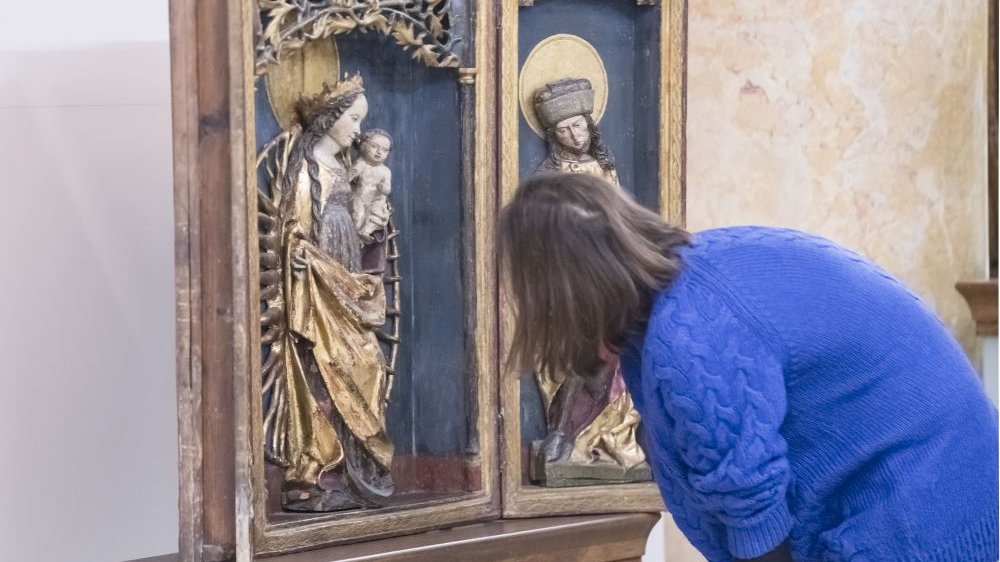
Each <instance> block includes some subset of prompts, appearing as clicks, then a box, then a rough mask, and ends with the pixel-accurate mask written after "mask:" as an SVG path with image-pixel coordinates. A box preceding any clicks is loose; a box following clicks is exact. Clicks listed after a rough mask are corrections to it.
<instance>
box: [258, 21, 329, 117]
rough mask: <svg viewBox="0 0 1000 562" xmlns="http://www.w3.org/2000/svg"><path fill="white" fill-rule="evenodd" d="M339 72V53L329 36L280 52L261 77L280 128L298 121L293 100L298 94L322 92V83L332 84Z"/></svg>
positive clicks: (295, 100) (296, 98) (305, 94)
mask: <svg viewBox="0 0 1000 562" xmlns="http://www.w3.org/2000/svg"><path fill="white" fill-rule="evenodd" d="M339 73H340V54H339V53H338V52H337V43H336V42H335V41H334V40H333V38H332V37H330V38H329V39H326V40H322V39H321V40H318V41H307V42H306V44H305V45H303V46H302V48H301V49H295V50H294V51H289V52H287V53H284V54H283V55H282V57H281V59H280V60H279V61H278V63H277V64H275V65H274V66H272V67H271V69H270V71H269V72H268V73H267V76H266V78H265V80H264V83H265V87H266V88H267V99H268V101H269V102H270V103H271V109H272V110H273V111H274V116H275V117H276V118H277V119H278V123H280V124H281V128H282V129H287V128H289V127H291V126H292V125H293V124H294V123H296V122H297V121H298V116H297V115H296V114H295V103H296V102H298V101H299V96H305V97H309V96H313V95H316V94H318V93H320V92H322V91H323V82H326V83H328V84H329V85H330V87H333V86H334V85H335V84H336V83H337V80H338V75H339Z"/></svg>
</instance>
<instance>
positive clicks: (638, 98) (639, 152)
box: [518, 0, 660, 444]
mask: <svg viewBox="0 0 1000 562" xmlns="http://www.w3.org/2000/svg"><path fill="white" fill-rule="evenodd" d="M558 33H569V34H573V35H577V36H579V37H581V38H583V39H585V40H587V41H588V42H590V44H592V45H593V46H594V48H595V49H597V52H598V53H599V54H600V55H601V58H602V59H603V60H604V66H605V68H606V69H607V72H608V82H609V84H608V86H609V91H608V106H607V110H606V111H605V113H604V116H603V117H602V118H601V122H600V123H599V124H598V127H599V128H600V130H601V135H602V137H603V139H604V141H605V142H606V143H607V144H608V146H609V148H610V149H611V152H612V153H613V154H614V156H615V160H616V164H617V168H618V179H619V181H620V182H621V184H622V186H623V187H625V189H627V190H628V191H630V192H631V193H632V194H633V195H634V196H635V197H636V199H637V200H639V202H641V203H642V204H643V205H645V206H646V207H648V208H650V209H658V208H659V204H660V200H659V191H660V190H659V180H658V176H659V128H660V121H659V97H660V95H659V94H660V92H659V78H660V50H659V46H660V7H655V6H654V7H651V6H636V4H635V2H633V1H632V0H536V5H535V6H531V7H524V8H520V10H519V18H518V43H519V51H520V52H519V53H518V68H520V66H521V65H523V64H524V61H525V59H526V58H527V57H528V54H529V53H530V52H531V50H532V49H533V48H534V47H535V45H537V44H538V43H539V42H540V41H541V40H543V39H545V38H546V37H549V36H551V35H555V34H558ZM518 114H519V116H520V117H519V120H520V128H519V134H518V145H519V158H520V160H519V169H520V173H521V177H522V178H526V177H528V176H529V175H530V174H532V173H533V172H534V170H535V167H536V166H537V165H538V163H539V162H541V161H542V159H543V158H544V157H545V155H546V146H545V141H544V140H543V139H541V138H539V137H538V136H537V135H536V134H535V133H534V131H532V130H531V128H530V127H529V126H528V123H527V121H525V119H524V117H523V115H521V114H520V111H519V112H518ZM522 382H523V383H525V384H522V385H521V439H522V442H523V443H525V444H527V443H529V442H531V441H532V440H534V439H540V438H541V437H542V436H543V434H544V431H545V424H544V422H543V419H544V417H543V413H542V409H541V399H540V397H539V395H538V389H537V387H536V386H535V385H533V384H526V383H527V382H528V379H524V380H523V381H522Z"/></svg>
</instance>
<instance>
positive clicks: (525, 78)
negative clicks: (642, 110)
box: [517, 33, 608, 137]
mask: <svg viewBox="0 0 1000 562" xmlns="http://www.w3.org/2000/svg"><path fill="white" fill-rule="evenodd" d="M560 78H586V79H587V80H589V81H590V84H591V87H592V88H593V91H594V103H593V109H592V116H593V118H594V122H596V123H600V122H601V117H603V116H604V110H605V109H607V106H608V71H607V69H605V68H604V60H603V59H601V55H600V54H599V53H598V52H597V49H595V48H594V46H593V45H591V44H590V42H588V41H587V40H586V39H584V38H582V37H578V36H576V35H571V34H569V33H558V34H556V35H551V36H549V37H546V38H545V39H542V40H541V41H539V42H538V44H537V45H535V46H534V48H532V49H531V52H530V53H528V56H527V58H525V59H524V65H522V66H521V73H520V75H519V76H518V79H517V88H518V95H519V99H520V102H521V114H522V115H523V116H524V120H525V121H527V122H528V126H530V127H531V130H532V131H534V132H535V134H536V135H538V136H540V137H544V136H545V127H544V126H543V125H542V124H541V122H539V120H538V115H537V113H536V112H535V110H534V102H535V94H536V93H537V92H538V89H539V88H541V87H542V86H544V85H545V84H547V83H549V82H554V81H556V80H559V79H560Z"/></svg>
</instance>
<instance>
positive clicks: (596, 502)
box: [499, 0, 687, 517]
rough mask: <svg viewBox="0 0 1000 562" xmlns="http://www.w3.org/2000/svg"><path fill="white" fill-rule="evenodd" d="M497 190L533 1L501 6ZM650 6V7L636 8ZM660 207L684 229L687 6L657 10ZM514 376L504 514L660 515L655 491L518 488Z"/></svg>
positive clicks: (505, 329) (514, 144)
mask: <svg viewBox="0 0 1000 562" xmlns="http://www.w3.org/2000/svg"><path fill="white" fill-rule="evenodd" d="M500 1H501V2H502V3H501V13H500V22H501V30H502V31H501V35H500V38H499V39H500V49H499V52H500V59H501V60H500V83H501V84H503V91H502V92H501V99H500V190H501V203H504V202H506V201H508V200H509V198H510V197H511V196H512V195H513V193H514V191H515V190H516V189H517V186H518V182H519V177H518V167H519V163H518V112H519V109H518V87H517V84H518V73H519V69H518V9H519V8H520V7H521V6H531V5H532V4H533V1H529V2H525V1H524V0H500ZM638 3H639V4H641V5H652V4H654V2H650V1H649V0H646V1H643V0H638ZM660 5H661V8H660V10H661V11H660V16H661V17H660V81H659V85H660V104H659V105H660V134H659V137H660V155H659V183H660V206H661V213H662V215H663V217H664V218H665V219H667V220H668V221H670V222H671V223H672V224H677V225H683V224H684V197H685V191H684V112H685V90H684V88H685V71H686V68H685V63H686V56H685V50H686V48H687V35H686V34H687V2H686V0H662V1H661V2H660ZM500 316H501V326H500V345H501V347H500V350H501V351H500V356H501V357H505V356H506V353H507V350H508V349H509V338H510V331H511V323H510V320H511V317H510V312H509V309H508V308H505V307H504V304H503V303H501V313H500ZM519 384H520V382H519V380H518V377H517V375H516V374H514V373H510V372H504V373H501V377H500V413H501V419H502V425H503V428H502V443H503V451H502V457H503V514H504V516H505V517H534V516H541V515H562V514H582V513H608V512H615V511H660V510H662V509H663V502H662V500H661V499H660V494H659V492H658V491H657V489H656V486H655V485H654V484H653V483H651V482H650V483H641V484H616V485H594V486H579V487H572V488H545V487H541V486H526V485H523V484H522V482H521V479H522V474H523V472H522V469H523V467H522V462H521V438H520V427H519V423H518V420H520V387H519Z"/></svg>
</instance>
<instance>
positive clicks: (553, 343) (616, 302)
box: [499, 173, 690, 376]
mask: <svg viewBox="0 0 1000 562" xmlns="http://www.w3.org/2000/svg"><path fill="white" fill-rule="evenodd" d="M689 241H690V235H689V234H688V233H687V232H686V231H684V230H682V229H680V228H675V227H672V226H670V225H668V224H667V223H666V222H664V221H663V219H661V218H660V217H659V216H658V215H657V214H656V213H653V212H651V211H649V210H647V209H645V208H643V207H642V206H641V205H639V204H638V203H636V202H635V201H634V200H633V199H632V198H631V196H629V195H628V194H627V193H626V192H624V191H623V190H621V189H620V188H619V187H617V186H615V185H613V184H611V183H608V182H606V181H604V180H602V179H600V178H598V177H595V176H591V175H587V174H562V173H551V174H550V173H546V174H539V175H536V176H534V177H532V178H531V179H529V180H527V181H526V182H524V183H523V184H522V185H521V187H520V189H519V190H518V191H517V193H516V194H515V195H514V198H513V199H512V200H511V202H510V203H509V204H508V205H507V207H506V208H505V209H504V210H503V213H502V215H501V218H500V239H499V245H500V252H501V267H502V268H503V272H504V274H505V275H504V277H505V280H506V281H505V288H506V290H507V292H508V295H509V296H511V297H512V300H513V301H514V309H515V310H514V318H515V320H514V336H513V340H512V342H511V355H510V357H509V361H510V362H511V363H512V366H514V367H516V368H518V369H538V370H540V371H547V372H563V373H567V372H570V371H573V372H576V373H577V374H579V375H581V376H588V375H592V374H595V373H597V372H598V369H600V368H601V366H602V365H603V361H602V360H601V357H600V355H601V353H600V350H601V348H602V347H604V348H607V349H608V350H610V351H617V350H618V349H619V347H620V345H621V344H623V343H624V341H625V339H626V338H628V337H629V336H630V335H632V334H634V333H636V332H638V331H641V330H642V329H644V324H645V322H646V320H647V317H648V315H649V309H650V306H651V302H652V298H653V296H654V295H655V293H656V291H658V290H659V289H661V288H663V287H665V286H666V285H668V284H669V283H670V281H672V280H673V279H674V278H675V277H676V276H677V274H678V273H679V271H680V268H681V261H680V257H679V255H678V253H677V250H678V248H679V247H680V246H682V245H684V244H687V243H688V242H689Z"/></svg>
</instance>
